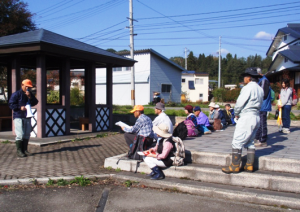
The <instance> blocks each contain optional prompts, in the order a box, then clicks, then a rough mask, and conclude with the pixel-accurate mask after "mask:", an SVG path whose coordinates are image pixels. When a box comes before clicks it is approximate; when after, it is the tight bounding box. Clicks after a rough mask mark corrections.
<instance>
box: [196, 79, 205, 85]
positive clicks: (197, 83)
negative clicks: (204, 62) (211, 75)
mask: <svg viewBox="0 0 300 212" xmlns="http://www.w3.org/2000/svg"><path fill="white" fill-rule="evenodd" d="M195 84H196V85H203V79H200V78H196V79H195Z"/></svg>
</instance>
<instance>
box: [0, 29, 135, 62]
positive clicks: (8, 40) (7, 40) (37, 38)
mask: <svg viewBox="0 0 300 212" xmlns="http://www.w3.org/2000/svg"><path fill="white" fill-rule="evenodd" d="M39 43H49V44H54V45H58V46H62V47H66V48H70V49H75V50H80V51H85V52H89V53H95V54H100V55H103V56H107V57H113V58H118V59H123V60H130V61H132V60H131V59H129V58H126V57H122V56H120V55H117V54H114V53H112V52H108V51H105V50H103V49H100V48H98V47H95V46H92V45H89V44H86V43H83V42H80V41H77V40H74V39H72V38H68V37H65V36H63V35H59V34H56V33H54V32H51V31H48V30H45V29H38V30H34V31H29V32H23V33H19V34H14V35H9V36H4V37H0V48H3V47H5V48H6V47H10V46H18V45H24V44H39Z"/></svg>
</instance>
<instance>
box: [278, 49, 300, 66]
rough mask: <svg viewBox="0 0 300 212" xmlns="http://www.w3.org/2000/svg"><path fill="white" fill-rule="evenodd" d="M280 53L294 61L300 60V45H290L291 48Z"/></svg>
mask: <svg viewBox="0 0 300 212" xmlns="http://www.w3.org/2000/svg"><path fill="white" fill-rule="evenodd" d="M278 53H279V54H281V55H282V56H284V57H286V58H287V59H289V60H290V61H292V62H294V63H299V62H300V46H290V47H289V49H287V50H283V51H280V52H278Z"/></svg>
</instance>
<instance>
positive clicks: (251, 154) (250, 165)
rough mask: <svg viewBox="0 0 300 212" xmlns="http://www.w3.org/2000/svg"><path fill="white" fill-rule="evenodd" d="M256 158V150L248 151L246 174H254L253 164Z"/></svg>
mask: <svg viewBox="0 0 300 212" xmlns="http://www.w3.org/2000/svg"><path fill="white" fill-rule="evenodd" d="M254 158H255V149H248V151H247V163H246V165H245V166H244V170H245V171H246V172H253V164H254Z"/></svg>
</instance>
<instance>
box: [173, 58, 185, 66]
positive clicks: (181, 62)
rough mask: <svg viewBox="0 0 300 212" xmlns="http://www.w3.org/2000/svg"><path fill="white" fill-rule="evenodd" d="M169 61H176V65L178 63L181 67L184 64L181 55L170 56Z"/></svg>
mask: <svg viewBox="0 0 300 212" xmlns="http://www.w3.org/2000/svg"><path fill="white" fill-rule="evenodd" d="M170 60H171V61H173V62H174V63H177V64H178V65H180V66H181V67H182V68H184V66H185V60H184V58H183V57H179V56H177V57H171V58H170Z"/></svg>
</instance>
